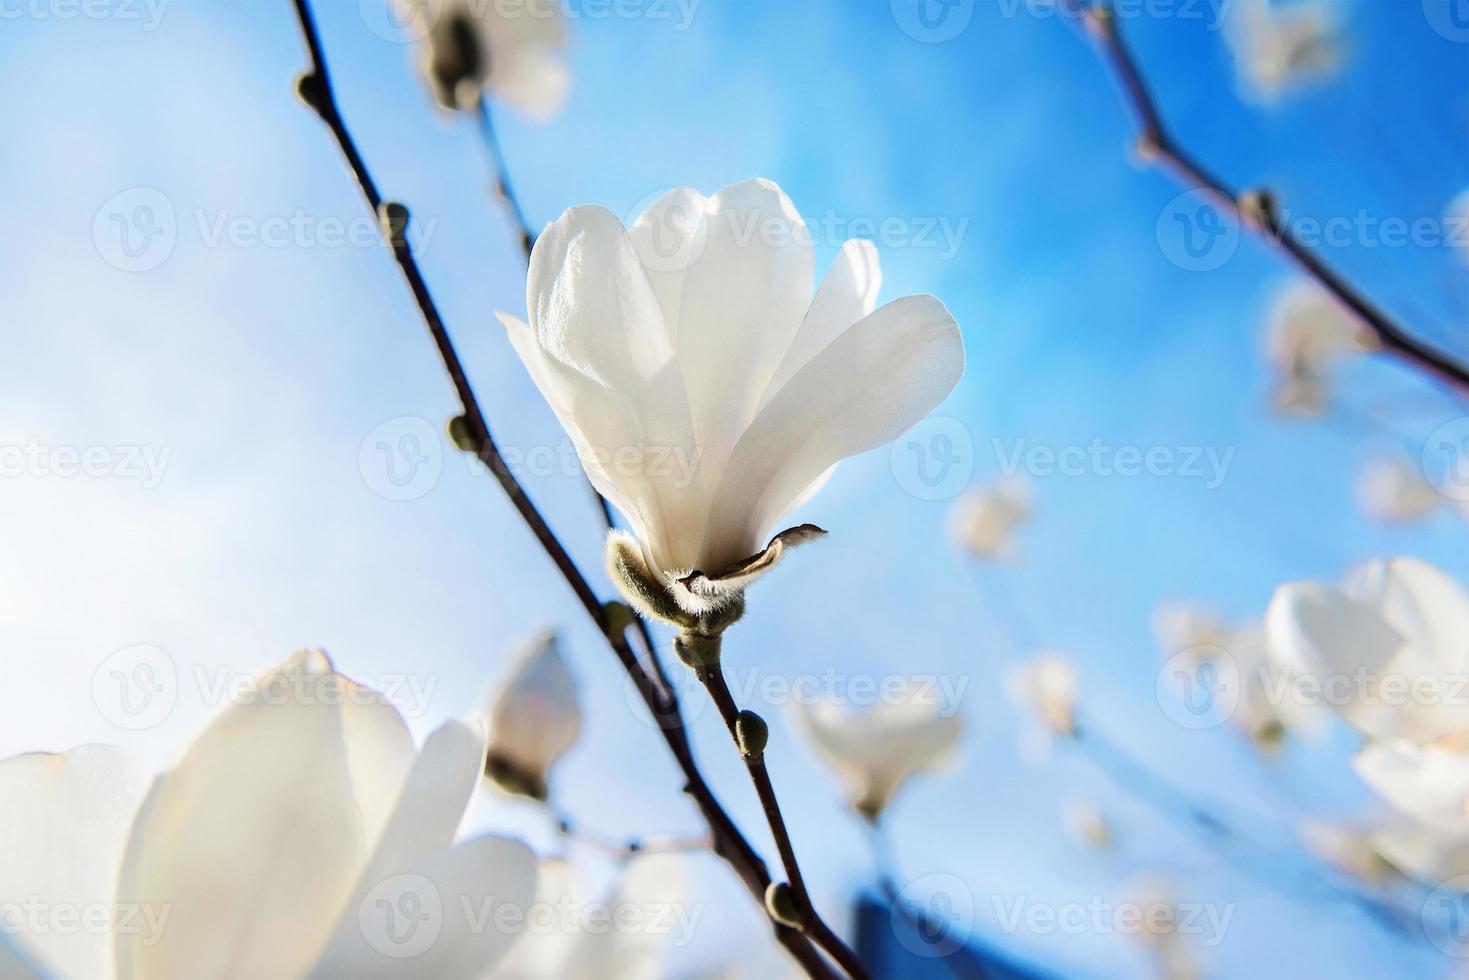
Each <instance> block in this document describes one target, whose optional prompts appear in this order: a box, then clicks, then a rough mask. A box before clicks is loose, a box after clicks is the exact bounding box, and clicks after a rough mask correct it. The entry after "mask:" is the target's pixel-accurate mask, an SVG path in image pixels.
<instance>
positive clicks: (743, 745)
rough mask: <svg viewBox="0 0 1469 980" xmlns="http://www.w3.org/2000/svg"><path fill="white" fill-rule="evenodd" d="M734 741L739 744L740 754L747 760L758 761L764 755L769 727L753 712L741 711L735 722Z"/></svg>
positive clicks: (768, 738) (768, 737) (768, 736)
mask: <svg viewBox="0 0 1469 980" xmlns="http://www.w3.org/2000/svg"><path fill="white" fill-rule="evenodd" d="M735 741H737V742H739V744H740V754H741V755H743V756H744V757H745V758H747V759H758V758H759V757H760V756H762V755H764V754H765V746H766V744H767V743H769V741H770V726H769V725H767V724H766V723H765V719H764V718H761V717H760V716H759V715H757V714H756V713H755V712H753V711H741V712H740V715H739V718H738V719H736V721H735Z"/></svg>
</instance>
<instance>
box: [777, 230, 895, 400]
mask: <svg viewBox="0 0 1469 980" xmlns="http://www.w3.org/2000/svg"><path fill="white" fill-rule="evenodd" d="M881 289H882V266H881V265H880V264H879V262H878V257H877V246H875V245H873V244H872V243H871V242H869V241H865V240H863V239H860V238H853V239H851V240H850V241H848V242H846V243H844V244H843V245H842V250H841V252H840V253H839V254H838V255H837V258H836V261H835V262H833V263H832V265H831V269H829V270H828V271H827V273H826V278H825V279H823V280H821V287H820V288H819V289H817V290H816V298H815V299H813V300H812V301H811V308H810V309H809V310H807V311H806V318H805V319H804V320H802V321H801V328H800V329H799V330H797V331H796V336H795V337H793V338H792V339H791V345H790V347H789V348H788V349H787V350H786V352H785V356H784V357H783V358H781V362H780V366H779V367H778V368H777V369H776V371H775V376H774V377H773V378H771V379H770V384H769V385H767V386H766V388H765V395H764V397H762V398H761V399H760V407H761V408H764V407H765V406H766V405H768V404H770V400H771V399H772V398H774V397H775V395H776V394H777V393H778V392H779V391H780V389H782V388H784V387H785V385H786V383H787V382H788V381H790V380H791V378H793V377H795V375H796V372H797V371H799V370H800V369H801V368H803V367H805V366H806V365H807V364H809V363H811V359H812V358H813V357H815V356H816V355H817V354H819V353H821V352H822V351H824V350H825V349H826V348H827V347H828V346H830V344H831V342H832V341H833V340H836V339H837V337H839V336H841V335H842V333H843V332H845V331H846V330H847V329H848V328H849V327H851V326H852V325H853V324H855V323H856V322H857V321H859V320H861V319H862V318H863V317H865V316H867V315H868V314H869V313H871V312H872V311H873V310H875V309H877V294H878V292H879V291H880V290H881Z"/></svg>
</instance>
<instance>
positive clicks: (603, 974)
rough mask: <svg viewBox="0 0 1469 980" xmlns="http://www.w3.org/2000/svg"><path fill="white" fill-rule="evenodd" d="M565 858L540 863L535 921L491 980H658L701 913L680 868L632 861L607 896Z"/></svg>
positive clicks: (653, 857)
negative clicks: (672, 951) (673, 949)
mask: <svg viewBox="0 0 1469 980" xmlns="http://www.w3.org/2000/svg"><path fill="white" fill-rule="evenodd" d="M587 877H588V876H587V874H586V872H585V870H584V869H582V868H579V867H578V866H576V865H574V864H573V863H571V862H570V861H566V860H547V861H543V862H541V865H540V875H539V878H538V880H537V884H536V897H535V905H534V908H535V910H536V913H537V915H536V921H535V922H533V923H532V924H531V926H532V927H531V928H528V929H527V930H526V935H524V936H523V937H522V938H521V939H520V940H519V941H518V942H517V943H516V944H515V946H514V947H513V948H512V949H511V951H510V955H509V956H507V957H506V958H505V960H504V961H503V962H501V963H500V965H499V966H498V967H497V968H496V969H495V970H494V971H493V973H492V974H491V978H493V980H657V978H658V977H662V976H666V975H667V970H666V968H665V965H664V962H663V960H664V954H665V952H666V950H667V948H668V947H670V946H672V945H675V944H680V943H687V942H688V941H689V939H690V938H691V936H690V935H689V934H688V933H689V931H691V930H692V929H693V928H694V927H695V926H697V925H698V919H699V917H700V914H701V912H702V911H703V908H702V906H701V905H700V904H698V903H694V902H691V901H690V900H689V898H688V894H687V884H686V882H685V876H684V869H683V862H682V860H681V859H680V858H678V857H675V856H673V855H667V854H650V855H644V856H639V857H636V858H633V859H632V860H631V861H629V862H628V863H627V864H625V865H622V866H620V867H619V868H618V869H617V873H616V876H615V878H614V880H613V882H612V886H611V888H610V889H608V890H607V891H606V893H605V894H598V893H597V892H595V891H593V890H592V889H591V888H590V887H589V885H588V882H587Z"/></svg>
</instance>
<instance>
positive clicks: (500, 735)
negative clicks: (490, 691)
mask: <svg viewBox="0 0 1469 980" xmlns="http://www.w3.org/2000/svg"><path fill="white" fill-rule="evenodd" d="M486 716H487V717H488V718H489V730H490V744H489V759H490V765H489V768H488V769H487V771H488V772H490V773H491V775H493V774H494V771H495V768H496V766H501V767H504V768H505V769H506V770H507V773H508V774H509V775H510V776H511V777H512V780H513V781H519V782H523V783H525V784H527V785H525V786H524V787H523V788H524V789H528V790H531V791H532V792H533V793H534V791H536V790H539V791H540V792H542V793H544V790H545V784H546V773H547V771H548V770H549V769H550V768H551V766H552V764H554V763H555V762H556V760H557V759H559V758H560V757H561V756H562V755H563V754H564V753H565V752H566V751H567V750H568V749H570V748H571V747H572V746H573V745H575V744H576V739H577V736H578V735H579V734H580V733H581V707H580V705H579V704H578V703H577V685H576V678H574V677H573V676H572V674H571V669H570V668H569V667H568V666H567V664H566V658H565V657H564V656H562V654H561V645H560V644H559V643H558V642H557V639H556V634H555V633H554V632H552V631H550V630H545V631H542V632H541V633H540V634H538V635H537V636H535V637H533V638H532V639H531V640H530V642H528V643H526V644H524V645H523V646H522V647H521V649H520V650H519V652H518V653H517V654H516V655H515V658H514V666H513V667H512V669H511V673H510V676H509V677H508V678H507V679H506V681H505V682H504V684H503V685H502V686H501V687H500V688H499V689H498V690H497V691H496V692H495V694H494V696H493V699H492V701H491V703H490V705H489V707H488V710H487V711H486Z"/></svg>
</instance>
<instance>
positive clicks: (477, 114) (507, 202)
mask: <svg viewBox="0 0 1469 980" xmlns="http://www.w3.org/2000/svg"><path fill="white" fill-rule="evenodd" d="M474 118H475V129H476V130H477V131H478V133H479V138H480V144H481V145H482V146H483V147H484V150H485V156H486V157H488V158H489V165H490V172H491V173H492V174H493V175H494V181H495V196H496V197H497V198H498V199H499V200H500V203H501V204H503V205H504V207H505V211H506V213H507V215H508V217H509V218H510V221H511V223H512V224H513V225H514V226H515V232H516V236H517V237H518V238H519V241H520V248H521V251H522V252H523V253H524V254H525V262H526V265H527V266H529V265H530V258H531V253H532V251H534V249H535V245H536V237H537V236H536V233H535V232H534V231H533V230H532V227H531V223H530V221H529V220H528V219H527V218H526V216H525V209H524V208H523V207H521V205H520V197H519V195H517V194H516V193H515V186H514V184H512V183H511V181H510V167H509V165H508V164H507V163H506V162H505V153H504V151H503V150H502V149H501V148H500V137H499V136H498V134H497V133H496V130H495V120H494V116H493V115H492V113H491V110H490V103H489V101H488V100H487V99H485V98H483V97H481V98H480V99H479V100H478V101H477V102H476V103H475V110H474ZM587 489H589V490H591V491H592V496H594V497H595V498H596V499H597V509H598V510H599V511H600V512H601V514H602V525H603V526H604V527H606V528H607V530H609V531H611V530H613V529H614V528H616V527H617V521H616V518H615V517H614V516H613V514H612V505H611V504H609V503H608V502H607V498H606V497H604V496H602V495H601V494H600V493H599V492H598V491H597V488H596V487H594V486H592V485H591V481H590V480H588V481H587ZM637 630H638V636H639V637H640V638H641V640H642V643H643V648H644V651H645V653H646V655H647V658H648V662H649V663H650V664H651V665H652V667H653V673H654V676H655V678H656V679H657V681H658V683H659V685H661V686H662V688H663V690H664V691H665V692H667V691H669V690H671V688H670V686H669V680H668V673H667V671H666V670H665V669H664V667H663V661H662V660H661V659H660V658H659V656H658V648H657V647H656V646H655V645H654V642H653V634H652V631H651V630H650V629H649V628H648V624H647V622H646V621H644V620H643V619H641V618H640V619H638V621H637Z"/></svg>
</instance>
